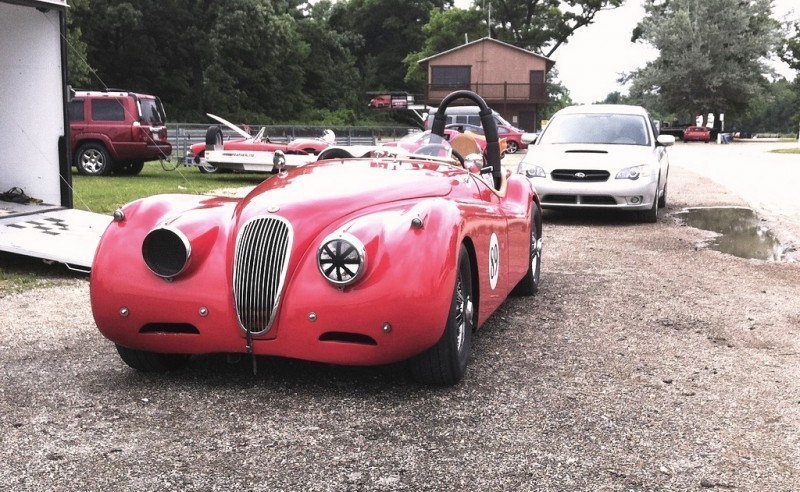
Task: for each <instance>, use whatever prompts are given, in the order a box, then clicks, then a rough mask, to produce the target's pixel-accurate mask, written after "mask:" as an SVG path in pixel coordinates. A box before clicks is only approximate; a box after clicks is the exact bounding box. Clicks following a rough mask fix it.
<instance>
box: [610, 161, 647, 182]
mask: <svg viewBox="0 0 800 492" xmlns="http://www.w3.org/2000/svg"><path fill="white" fill-rule="evenodd" d="M646 176H650V166H648V165H647V164H643V165H641V166H633V167H626V168H624V169H622V170H620V172H618V173H617V176H616V179H632V180H637V179H639V177H646Z"/></svg>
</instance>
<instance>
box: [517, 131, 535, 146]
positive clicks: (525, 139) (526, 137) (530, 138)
mask: <svg viewBox="0 0 800 492" xmlns="http://www.w3.org/2000/svg"><path fill="white" fill-rule="evenodd" d="M538 138H539V135H537V134H535V133H523V134H522V136H521V137H520V140H522V143H524V144H532V143H534V142H536V140H537V139H538Z"/></svg>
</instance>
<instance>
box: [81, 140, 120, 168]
mask: <svg viewBox="0 0 800 492" xmlns="http://www.w3.org/2000/svg"><path fill="white" fill-rule="evenodd" d="M75 167H77V168H78V172H79V173H81V174H83V175H84V176H108V175H109V174H111V170H112V169H113V162H112V160H111V156H110V155H109V154H108V151H107V150H106V148H105V147H104V146H103V145H102V144H97V143H86V144H83V145H81V146H80V147H79V148H78V151H77V152H75Z"/></svg>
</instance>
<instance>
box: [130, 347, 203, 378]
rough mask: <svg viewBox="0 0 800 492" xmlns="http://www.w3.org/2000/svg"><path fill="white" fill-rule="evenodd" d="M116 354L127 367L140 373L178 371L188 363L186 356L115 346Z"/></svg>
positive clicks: (187, 356)
mask: <svg viewBox="0 0 800 492" xmlns="http://www.w3.org/2000/svg"><path fill="white" fill-rule="evenodd" d="M117 352H118V353H119V356H120V358H122V361H123V362H125V364H127V365H128V366H129V367H132V368H133V369H136V370H137V371H141V372H167V371H174V370H176V369H180V368H181V367H183V366H185V365H186V363H187V362H188V361H189V357H190V356H189V355H188V354H159V353H156V352H146V351H144V350H136V349H132V348H128V347H123V346H122V345H117Z"/></svg>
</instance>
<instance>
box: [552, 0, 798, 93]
mask: <svg viewBox="0 0 800 492" xmlns="http://www.w3.org/2000/svg"><path fill="white" fill-rule="evenodd" d="M773 4H774V6H775V8H774V12H775V16H776V18H777V19H778V20H782V19H783V18H784V17H785V16H787V15H788V16H790V18H793V19H794V18H797V17H800V2H798V0H773ZM643 17H644V8H643V7H642V1H641V0H627V1H626V2H625V4H624V5H623V6H622V7H619V8H617V9H613V10H608V11H602V12H599V13H598V14H597V16H596V17H595V20H594V23H593V24H591V25H589V26H587V27H584V28H581V29H579V30H578V31H577V32H576V33H575V34H574V35H573V36H572V37H571V38H570V39H569V42H568V43H567V44H565V45H562V46H561V47H559V48H558V50H556V52H555V53H554V54H553V55H552V56H551V59H553V60H555V62H556V65H555V68H556V69H557V70H558V78H559V80H561V82H562V83H563V84H564V86H566V87H567V89H569V91H570V96H571V97H572V100H573V101H575V102H576V103H580V104H591V103H593V102H597V101H602V100H603V99H605V97H606V95H608V94H609V93H611V92H614V91H619V92H621V93H623V94H625V93H627V88H626V87H621V86H620V84H619V83H618V82H617V79H618V78H619V74H620V73H623V72H630V71H632V70H635V69H637V68H641V67H643V66H644V65H645V64H646V63H647V62H648V61H650V60H652V59H654V58H656V56H657V55H658V52H657V51H656V50H654V49H653V48H650V47H649V46H648V45H645V44H643V43H631V41H630V39H631V33H632V32H633V29H634V28H635V27H636V24H638V22H639V21H640V20H641V19H642V18H643ZM776 64H777V65H776V67H775V68H776V70H778V72H779V73H780V74H781V75H783V76H784V77H786V78H787V79H792V78H793V77H794V75H795V72H794V71H792V70H791V69H789V67H788V66H786V65H785V64H778V63H777V61H776Z"/></svg>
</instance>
